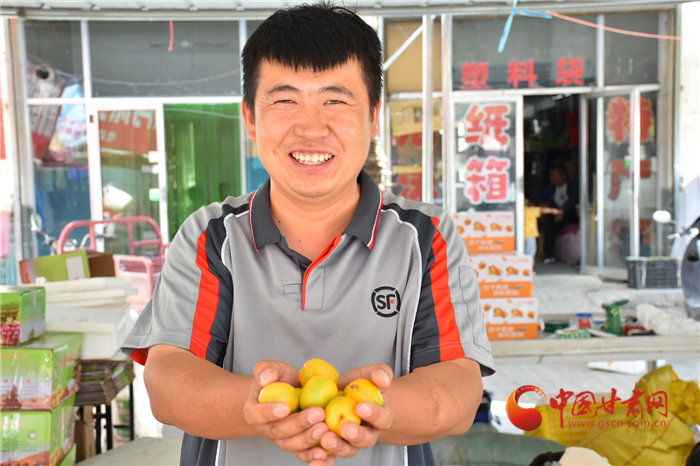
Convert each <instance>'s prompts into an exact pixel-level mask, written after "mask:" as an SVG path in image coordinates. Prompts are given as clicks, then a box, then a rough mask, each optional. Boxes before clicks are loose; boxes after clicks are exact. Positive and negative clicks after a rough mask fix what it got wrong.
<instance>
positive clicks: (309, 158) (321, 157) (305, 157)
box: [292, 152, 333, 165]
mask: <svg viewBox="0 0 700 466" xmlns="http://www.w3.org/2000/svg"><path fill="white" fill-rule="evenodd" d="M292 157H294V159H295V160H296V161H297V162H300V163H303V164H307V165H321V164H322V163H325V162H326V161H327V160H330V159H331V158H332V157H333V156H332V155H331V154H298V153H296V152H292Z"/></svg>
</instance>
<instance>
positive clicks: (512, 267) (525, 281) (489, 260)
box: [469, 254, 532, 298]
mask: <svg viewBox="0 0 700 466" xmlns="http://www.w3.org/2000/svg"><path fill="white" fill-rule="evenodd" d="M469 260H470V261H471V264H472V269H474V272H476V278H477V280H478V281H479V287H480V288H481V298H529V297H532V256H529V255H527V254H523V255H519V254H474V255H471V254H470V255H469Z"/></svg>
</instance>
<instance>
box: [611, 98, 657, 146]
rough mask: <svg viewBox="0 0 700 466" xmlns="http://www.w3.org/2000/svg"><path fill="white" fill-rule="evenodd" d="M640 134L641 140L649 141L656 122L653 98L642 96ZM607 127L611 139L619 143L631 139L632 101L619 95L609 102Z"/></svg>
mask: <svg viewBox="0 0 700 466" xmlns="http://www.w3.org/2000/svg"><path fill="white" fill-rule="evenodd" d="M639 104H640V109H639V113H640V120H641V121H640V134H639V139H640V141H641V142H649V139H650V136H651V131H652V125H653V124H654V110H653V107H652V104H651V100H649V99H645V98H644V97H640V99H639ZM607 129H608V131H609V134H610V139H612V141H613V142H615V143H617V144H622V143H623V142H625V141H628V140H629V131H630V102H629V100H628V99H627V98H625V97H622V96H618V97H615V98H614V99H612V100H611V101H610V103H608V121H607Z"/></svg>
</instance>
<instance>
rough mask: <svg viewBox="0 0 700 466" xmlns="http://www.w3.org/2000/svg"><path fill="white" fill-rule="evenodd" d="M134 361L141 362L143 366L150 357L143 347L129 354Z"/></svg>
mask: <svg viewBox="0 0 700 466" xmlns="http://www.w3.org/2000/svg"><path fill="white" fill-rule="evenodd" d="M129 357H130V358H131V359H132V360H133V361H134V362H137V363H139V364H141V365H142V366H145V365H146V359H148V353H147V352H146V351H144V350H142V349H138V348H137V349H135V350H134V352H133V353H131V355H130V356H129Z"/></svg>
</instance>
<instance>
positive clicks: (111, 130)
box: [100, 110, 157, 154]
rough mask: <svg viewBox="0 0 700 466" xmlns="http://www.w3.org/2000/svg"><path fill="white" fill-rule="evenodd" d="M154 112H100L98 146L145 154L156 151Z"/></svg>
mask: <svg viewBox="0 0 700 466" xmlns="http://www.w3.org/2000/svg"><path fill="white" fill-rule="evenodd" d="M155 119H156V112H155V111H153V110H113V111H107V112H100V145H101V146H102V148H103V149H117V150H123V151H127V152H135V153H138V154H147V153H148V152H150V151H154V150H156V149H157V141H156V122H155Z"/></svg>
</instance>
